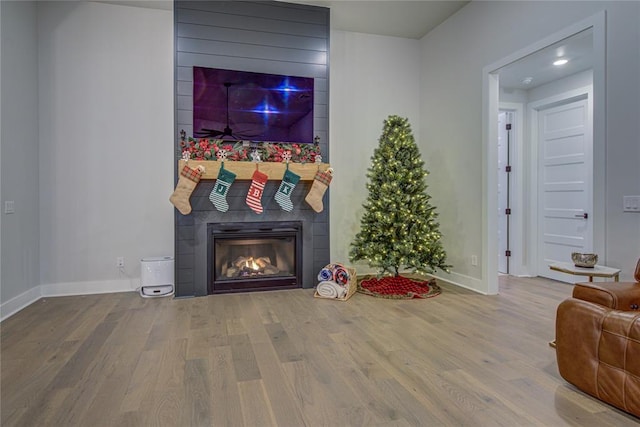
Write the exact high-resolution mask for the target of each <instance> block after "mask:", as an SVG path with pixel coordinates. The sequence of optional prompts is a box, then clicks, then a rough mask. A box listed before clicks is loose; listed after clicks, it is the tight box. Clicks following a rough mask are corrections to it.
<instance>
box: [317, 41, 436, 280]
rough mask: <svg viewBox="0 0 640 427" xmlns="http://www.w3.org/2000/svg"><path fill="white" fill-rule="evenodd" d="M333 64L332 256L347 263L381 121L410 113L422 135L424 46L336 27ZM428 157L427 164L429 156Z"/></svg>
mask: <svg viewBox="0 0 640 427" xmlns="http://www.w3.org/2000/svg"><path fill="white" fill-rule="evenodd" d="M330 63H331V76H330V82H331V86H330V92H331V95H330V117H329V118H330V151H331V159H330V160H331V166H332V167H333V168H334V169H335V173H334V180H333V181H332V185H331V191H330V195H331V196H330V197H331V204H330V206H331V207H330V215H331V259H332V261H334V262H346V263H349V247H350V244H351V242H352V241H353V238H354V237H355V235H356V233H357V231H358V230H359V229H360V220H361V218H362V215H363V208H362V204H363V203H364V201H365V200H366V198H367V196H368V193H367V189H366V187H365V186H366V184H367V178H366V173H367V168H368V167H369V166H370V165H371V156H372V155H373V150H374V149H375V148H376V147H377V146H378V138H380V135H381V133H382V126H383V121H384V120H385V119H386V118H387V117H388V116H389V115H399V116H402V117H407V118H408V119H409V123H410V124H411V125H412V130H413V135H414V137H415V139H416V141H419V140H420V126H419V123H418V122H419V118H420V98H419V95H420V94H419V91H418V90H417V87H416V85H417V84H418V82H419V79H420V45H419V42H418V40H413V39H404V38H397V37H386V36H376V35H369V34H361V33H352V32H344V31H332V32H331V58H330ZM424 160H425V163H426V166H427V168H429V167H430V165H431V159H429V158H424ZM427 182H429V181H427ZM436 206H437V205H436ZM355 267H356V269H357V271H358V273H371V272H375V270H372V269H370V268H369V267H368V266H367V265H365V264H362V263H356V264H355Z"/></svg>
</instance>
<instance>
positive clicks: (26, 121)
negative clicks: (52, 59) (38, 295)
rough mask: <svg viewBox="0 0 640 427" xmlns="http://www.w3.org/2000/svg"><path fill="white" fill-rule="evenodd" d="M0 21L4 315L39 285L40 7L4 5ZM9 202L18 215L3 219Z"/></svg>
mask: <svg viewBox="0 0 640 427" xmlns="http://www.w3.org/2000/svg"><path fill="white" fill-rule="evenodd" d="M0 17H1V21H0V32H1V34H0V41H1V43H2V46H1V47H0V55H1V60H0V64H1V65H0V76H1V78H0V86H1V87H2V90H1V91H0V93H1V107H0V109H1V111H2V115H1V124H0V129H1V134H0V138H1V139H2V143H1V145H0V158H1V159H2V160H1V166H0V167H1V188H0V192H1V194H2V196H1V197H0V200H1V201H2V213H0V215H1V233H2V234H1V239H0V241H1V243H0V245H1V251H0V252H1V254H2V255H1V272H2V273H1V275H2V278H1V286H0V307H2V316H4V315H5V310H6V309H7V307H8V306H7V305H6V303H8V302H9V301H12V302H13V303H14V308H20V307H22V306H24V305H25V304H26V303H28V302H29V301H28V300H24V301H22V300H20V298H19V296H20V295H22V294H25V293H26V294H28V293H30V292H31V291H32V290H33V289H34V288H37V286H38V285H39V277H38V269H39V258H38V257H39V255H38V244H39V226H38V224H39V220H38V195H39V192H38V74H37V69H38V55H37V20H36V18H37V14H36V4H35V3H33V2H5V1H3V2H0ZM7 200H13V201H14V202H15V214H8V215H7V214H4V202H5V201H7ZM11 309H12V308H9V310H11Z"/></svg>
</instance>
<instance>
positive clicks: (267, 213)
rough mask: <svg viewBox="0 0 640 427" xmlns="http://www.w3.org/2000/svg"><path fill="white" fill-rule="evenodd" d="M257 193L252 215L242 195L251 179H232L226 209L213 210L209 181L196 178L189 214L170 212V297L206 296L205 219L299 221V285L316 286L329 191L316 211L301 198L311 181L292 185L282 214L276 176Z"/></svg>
mask: <svg viewBox="0 0 640 427" xmlns="http://www.w3.org/2000/svg"><path fill="white" fill-rule="evenodd" d="M269 178H270V179H269V181H268V182H267V185H266V187H265V189H264V193H263V195H262V206H263V208H264V212H263V213H262V214H259V215H258V214H256V213H254V212H253V211H252V210H251V209H250V208H249V206H247V204H246V202H245V199H246V196H247V192H248V191H249V185H250V184H251V181H248V180H236V181H234V182H233V184H232V185H231V188H230V189H229V193H228V195H227V201H228V203H229V210H228V211H227V212H224V213H222V212H219V211H218V210H216V209H215V207H214V206H213V204H212V203H211V201H210V200H209V193H210V192H211V190H212V189H213V184H214V182H215V181H214V180H201V181H200V183H199V184H198V186H197V187H196V189H195V190H194V192H193V194H192V195H191V199H190V203H191V206H192V208H193V210H192V212H191V213H190V214H189V215H181V214H180V213H179V212H178V211H177V210H176V222H175V224H176V227H175V229H176V233H175V239H176V241H175V255H176V256H175V258H176V296H177V297H189V296H202V295H207V289H208V270H207V268H208V267H207V263H208V262H211V260H208V259H207V245H208V234H207V224H209V223H238V222H246V223H256V222H266V221H268V222H277V221H300V222H301V223H302V287H304V288H312V287H314V286H315V285H316V275H317V273H318V271H319V270H320V269H321V268H322V267H324V266H325V265H326V264H328V263H329V213H328V204H329V203H328V199H329V191H327V193H326V194H325V195H324V198H323V203H324V210H323V211H322V212H321V213H316V212H315V211H313V210H312V209H311V207H310V206H309V205H308V204H307V203H306V202H305V201H304V198H305V196H306V195H307V193H308V192H309V189H310V188H311V185H312V183H313V181H302V180H301V181H300V182H298V184H297V185H296V187H295V189H294V191H293V193H292V195H291V201H292V202H293V205H294V208H293V211H292V212H286V211H284V210H282V209H281V208H280V206H279V205H278V203H277V202H276V201H275V199H274V196H275V193H276V190H277V189H278V186H279V185H280V178H281V177H275V176H270V177H269Z"/></svg>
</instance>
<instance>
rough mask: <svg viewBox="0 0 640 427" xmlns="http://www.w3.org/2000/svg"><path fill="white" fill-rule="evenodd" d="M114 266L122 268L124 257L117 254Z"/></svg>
mask: <svg viewBox="0 0 640 427" xmlns="http://www.w3.org/2000/svg"><path fill="white" fill-rule="evenodd" d="M116 267H118V268H124V257H122V256H119V257H118V258H116Z"/></svg>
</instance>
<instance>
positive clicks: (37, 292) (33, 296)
mask: <svg viewBox="0 0 640 427" xmlns="http://www.w3.org/2000/svg"><path fill="white" fill-rule="evenodd" d="M40 298H42V293H41V289H40V286H34V287H33V288H31V289H29V290H28V291H26V292H23V293H21V294H20V295H18V296H16V297H13V298H11V299H10V300H9V301H7V302H4V303H2V304H1V305H0V322H2V321H3V320H4V319H8V318H9V317H11V316H13V315H14V314H16V313H17V312H19V311H20V310H22V309H23V308H25V307H28V306H30V305H31V304H33V303H34V302H36V301H38V300H39V299H40Z"/></svg>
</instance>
